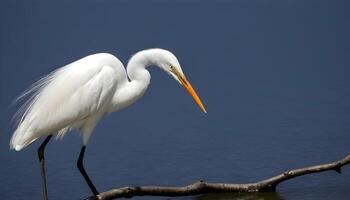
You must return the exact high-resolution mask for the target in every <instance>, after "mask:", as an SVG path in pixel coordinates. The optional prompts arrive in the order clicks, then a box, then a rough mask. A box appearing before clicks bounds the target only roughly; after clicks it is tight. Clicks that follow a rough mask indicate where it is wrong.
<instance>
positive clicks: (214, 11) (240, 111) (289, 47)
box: [0, 0, 350, 200]
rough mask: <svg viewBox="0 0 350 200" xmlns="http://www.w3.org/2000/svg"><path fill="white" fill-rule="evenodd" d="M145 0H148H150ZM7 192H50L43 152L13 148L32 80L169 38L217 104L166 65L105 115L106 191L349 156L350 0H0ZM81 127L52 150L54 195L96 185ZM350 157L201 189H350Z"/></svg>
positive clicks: (0, 150)
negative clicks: (132, 98) (329, 166)
mask: <svg viewBox="0 0 350 200" xmlns="http://www.w3.org/2000/svg"><path fill="white" fill-rule="evenodd" d="M145 2H146V1H145ZM0 4H1V5H0V9H1V12H0V16H1V17H0V19H1V21H0V22H1V29H0V32H1V34H0V39H1V41H0V44H1V45H0V66H1V67H0V76H1V78H0V93H1V95H0V105H1V108H2V112H1V113H0V120H1V121H0V133H1V134H0V193H1V198H2V199H15V200H24V199H25V200H28V199H33V200H36V199H40V198H41V180H40V173H39V165H38V160H37V156H36V149H37V147H38V146H39V143H40V141H38V142H35V143H33V144H32V145H31V146H29V147H28V148H26V149H25V150H24V151H21V152H13V151H10V150H9V147H8V142H9V139H10V137H11V134H12V132H13V126H14V125H13V124H14V123H13V122H11V117H12V116H13V114H14V113H15V111H16V110H17V109H18V104H16V105H11V103H12V100H13V99H15V98H16V96H18V95H19V94H20V93H21V91H23V90H24V89H25V88H26V87H28V86H29V85H30V84H31V83H33V81H34V80H37V79H38V78H39V77H41V76H43V75H45V74H46V73H48V72H50V71H52V70H53V69H55V68H57V67H59V66H62V65H65V64H67V63H69V62H71V61H73V60H76V59H78V58H80V57H82V56H85V55H88V54H91V53H96V52H111V53H113V54H116V55H118V57H119V58H120V59H121V60H122V61H123V62H124V63H125V62H126V61H127V59H128V58H129V56H130V55H132V54H133V53H135V52H136V51H137V50H140V49H144V48H149V47H162V48H166V49H170V50H172V51H173V52H174V53H175V54H176V55H177V56H178V58H179V60H180V62H181V64H182V67H183V69H184V71H185V72H186V74H187V76H188V78H189V80H191V82H192V83H193V85H194V86H195V88H197V90H198V93H199V95H200V96H201V98H202V100H203V102H204V104H205V106H206V108H207V110H208V114H206V115H205V114H203V113H201V112H200V110H199V109H198V108H197V107H196V105H195V104H194V103H193V102H192V100H191V99H190V97H189V96H188V95H187V94H186V92H185V91H184V90H183V89H182V88H180V86H179V85H178V84H177V83H176V82H174V81H173V80H172V79H171V78H169V77H168V76H167V75H166V74H165V73H163V72H161V71H160V70H158V69H155V68H151V69H150V71H151V74H152V83H151V86H150V88H149V90H148V91H147V93H146V95H145V96H144V97H143V98H142V99H141V100H140V101H139V102H137V103H136V104H135V105H133V106H132V107H130V108H128V109H126V110H123V111H121V112H118V113H115V114H112V115H110V116H108V117H106V118H105V119H104V120H102V121H101V122H100V123H99V125H98V126H97V128H96V130H95V133H94V135H93V136H92V138H91V142H90V144H89V146H88V148H87V152H86V157H85V166H86V169H87V171H88V172H89V174H90V175H91V178H92V179H93V181H94V183H95V184H96V186H97V188H98V189H99V190H100V191H104V190H108V189H111V188H115V187H122V186H126V185H169V186H176V185H186V184H190V183H192V182H194V181H197V180H199V179H204V180H206V181H210V182H233V183H244V182H252V181H258V180H261V179H264V178H267V177H269V176H272V175H275V174H277V173H280V172H282V171H284V170H287V169H290V168H298V167H304V166H308V165H314V164H320V163H325V162H330V161H334V160H337V159H340V158H342V157H344V156H345V155H347V154H349V153H350V145H349V141H350V87H349V86H350V79H349V77H350V68H349V66H350V60H349V58H350V56H349V52H350V42H349V39H348V36H349V35H350V31H349V26H348V25H347V23H348V21H349V19H350V18H349V15H348V13H347V12H345V11H346V10H348V9H347V8H348V7H349V6H348V5H347V3H345V2H343V1H318V0H317V1H307V2H305V1H283V2H280V1H273V0H269V1H263V2H262V1H219V2H218V1H213V2H211V1H205V2H204V3H201V4H199V2H197V1H191V2H190V3H186V2H181V1H179V2H178V3H169V2H168V3H162V2H161V1H159V2H158V1H148V2H146V3H141V2H138V1H132V2H129V1H128V2H127V1H125V2H124V1H103V2H102V3H97V2H96V1H88V2H86V3H70V2H68V1H67V2H61V3H55V4H53V3H50V4H49V3H39V2H36V3H29V2H21V3H18V2H17V3H16V2H14V1H1V3H0ZM80 145H81V139H80V136H79V134H77V133H76V132H73V133H71V134H68V135H67V136H66V137H65V138H64V139H63V140H59V141H54V140H53V141H52V142H51V143H50V144H49V145H48V147H47V153H46V156H47V161H46V162H47V178H48V190H49V196H50V199H60V200H65V199H67V200H71V199H82V198H83V197H86V196H89V195H90V191H89V189H88V187H87V185H86V184H85V182H84V180H83V178H82V177H81V176H80V174H79V172H78V170H77V169H76V166H75V162H76V159H77V156H78V154H79V151H80ZM349 188H350V167H349V166H348V167H345V168H344V169H343V173H342V174H337V173H336V172H325V173H321V174H315V175H308V176H305V177H301V178H297V179H294V180H291V181H288V182H285V183H282V184H281V185H280V186H279V187H278V190H277V192H276V193H263V194H223V195H204V196H196V197H184V198H154V197H150V198H148V197H145V198H139V197H136V198H135V199H181V200H189V199H197V200H208V199H215V200H219V199H220V200H222V199H235V200H238V199H239V200H267V199H271V200H275V199H286V200H294V199H295V200H300V199H301V200H304V199H305V200H326V199H339V200H347V199H349V198H350V189H349Z"/></svg>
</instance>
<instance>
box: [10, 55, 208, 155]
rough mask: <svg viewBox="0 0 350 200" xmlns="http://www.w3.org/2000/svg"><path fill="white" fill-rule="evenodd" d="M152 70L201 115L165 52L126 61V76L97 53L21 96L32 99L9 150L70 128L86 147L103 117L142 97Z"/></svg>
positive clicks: (116, 63)
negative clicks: (179, 89)
mask: <svg viewBox="0 0 350 200" xmlns="http://www.w3.org/2000/svg"><path fill="white" fill-rule="evenodd" d="M151 65H154V66H158V67H160V68H161V69H163V70H165V71H166V72H168V73H169V74H171V75H172V76H173V77H174V78H175V79H176V80H177V81H179V82H180V83H181V84H182V85H184V86H185V88H186V89H187V90H188V91H189V92H190V93H191V95H192V96H193V97H194V99H195V101H196V102H197V103H198V104H199V106H200V107H201V108H202V110H203V111H205V109H204V107H203V105H202V104H201V102H200V100H199V98H198V97H197V95H196V94H195V92H194V90H193V89H192V87H190V88H188V87H186V84H189V83H188V81H187V80H186V78H185V76H184V74H183V72H182V69H181V67H180V64H179V62H178V60H177V58H176V57H175V56H174V55H173V54H172V53H170V52H169V51H166V50H163V49H149V50H144V51H140V52H139V53H137V54H135V55H134V56H133V57H132V58H131V59H130V61H129V63H128V72H126V70H125V68H124V66H123V64H122V63H121V62H120V61H119V60H118V59H117V58H116V57H115V56H113V55H111V54H107V53H99V54H94V55H90V56H87V57H84V58H82V59H80V60H78V61H75V62H73V63H71V64H68V65H66V66H64V67H62V68H59V69H57V70H56V71H54V72H52V73H51V74H49V75H48V76H46V77H44V78H42V79H41V80H39V81H38V82H37V83H36V84H34V85H33V86H32V87H31V88H30V89H29V90H28V92H26V93H25V95H26V94H28V93H31V94H32V97H31V98H30V99H29V101H28V103H27V104H26V105H25V107H24V109H23V110H24V112H23V114H22V117H21V119H20V121H19V125H18V127H17V129H16V130H15V132H14V134H13V136H12V139H11V142H10V147H11V148H13V149H15V150H16V151H19V150H21V149H23V148H24V147H26V146H27V145H29V144H30V143H32V142H33V141H35V140H36V139H38V138H39V137H41V136H48V135H57V136H58V137H62V136H64V134H65V133H67V131H69V130H70V129H72V128H77V129H79V130H80V131H81V132H82V133H83V144H84V145H86V144H87V143H88V140H89V137H90V135H91V133H92V131H93V129H94V127H95V125H96V123H97V122H98V121H99V119H101V117H103V116H104V115H105V114H106V113H109V112H113V111H117V110H119V109H121V108H124V107H126V106H128V105H130V104H131V103H133V102H134V101H136V100H137V99H138V98H140V97H141V96H142V95H143V94H144V92H145V91H146V89H147V87H148V84H149V82H150V74H149V72H148V71H147V70H146V67H148V66H151ZM128 77H129V78H130V81H129V80H128ZM184 81H185V82H184ZM189 86H190V85H189ZM190 90H192V91H190Z"/></svg>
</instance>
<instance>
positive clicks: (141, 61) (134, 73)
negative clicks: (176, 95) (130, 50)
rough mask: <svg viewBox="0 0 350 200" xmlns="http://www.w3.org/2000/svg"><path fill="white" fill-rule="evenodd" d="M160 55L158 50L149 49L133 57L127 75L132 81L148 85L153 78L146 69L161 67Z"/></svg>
mask: <svg viewBox="0 0 350 200" xmlns="http://www.w3.org/2000/svg"><path fill="white" fill-rule="evenodd" d="M158 54H159V50H158V49H148V50H143V51H139V52H138V53H136V54H135V55H133V56H132V57H131V58H130V60H129V62H128V65H127V73H128V76H129V78H130V80H131V81H134V80H136V81H142V82H144V83H147V84H148V83H149V82H150V79H151V76H150V74H149V72H148V70H147V69H146V68H147V67H149V66H158V67H159V56H158Z"/></svg>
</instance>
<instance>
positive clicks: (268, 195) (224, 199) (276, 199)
mask: <svg viewBox="0 0 350 200" xmlns="http://www.w3.org/2000/svg"><path fill="white" fill-rule="evenodd" d="M282 199H284V198H282V197H281V196H279V194H278V193H276V192H261V193H224V194H206V195H201V196H198V197H196V198H195V200H282Z"/></svg>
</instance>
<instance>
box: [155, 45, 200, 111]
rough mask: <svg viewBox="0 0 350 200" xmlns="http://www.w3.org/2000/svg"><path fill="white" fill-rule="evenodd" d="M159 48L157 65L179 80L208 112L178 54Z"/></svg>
mask: <svg viewBox="0 0 350 200" xmlns="http://www.w3.org/2000/svg"><path fill="white" fill-rule="evenodd" d="M158 50H159V54H160V55H159V56H157V58H158V59H157V60H156V65H158V66H159V67H160V68H162V69H163V70H164V71H166V72H167V73H168V74H170V75H171V76H172V77H173V78H174V79H175V80H176V81H178V82H179V83H180V84H181V85H182V86H183V87H184V88H185V89H186V90H187V92H188V93H189V94H190V95H191V97H192V98H193V100H194V101H195V102H196V103H197V104H198V106H199V107H200V108H201V110H202V111H203V112H204V113H207V111H206V110H205V108H204V106H203V103H202V101H201V99H200V98H199V96H198V95H197V93H196V91H195V90H194V89H193V87H192V86H191V84H190V82H189V81H188V79H187V78H186V76H185V74H184V73H183V71H182V69H181V66H180V63H179V61H178V60H177V58H176V56H175V55H174V54H172V53H171V52H170V51H167V50H163V49H158Z"/></svg>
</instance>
